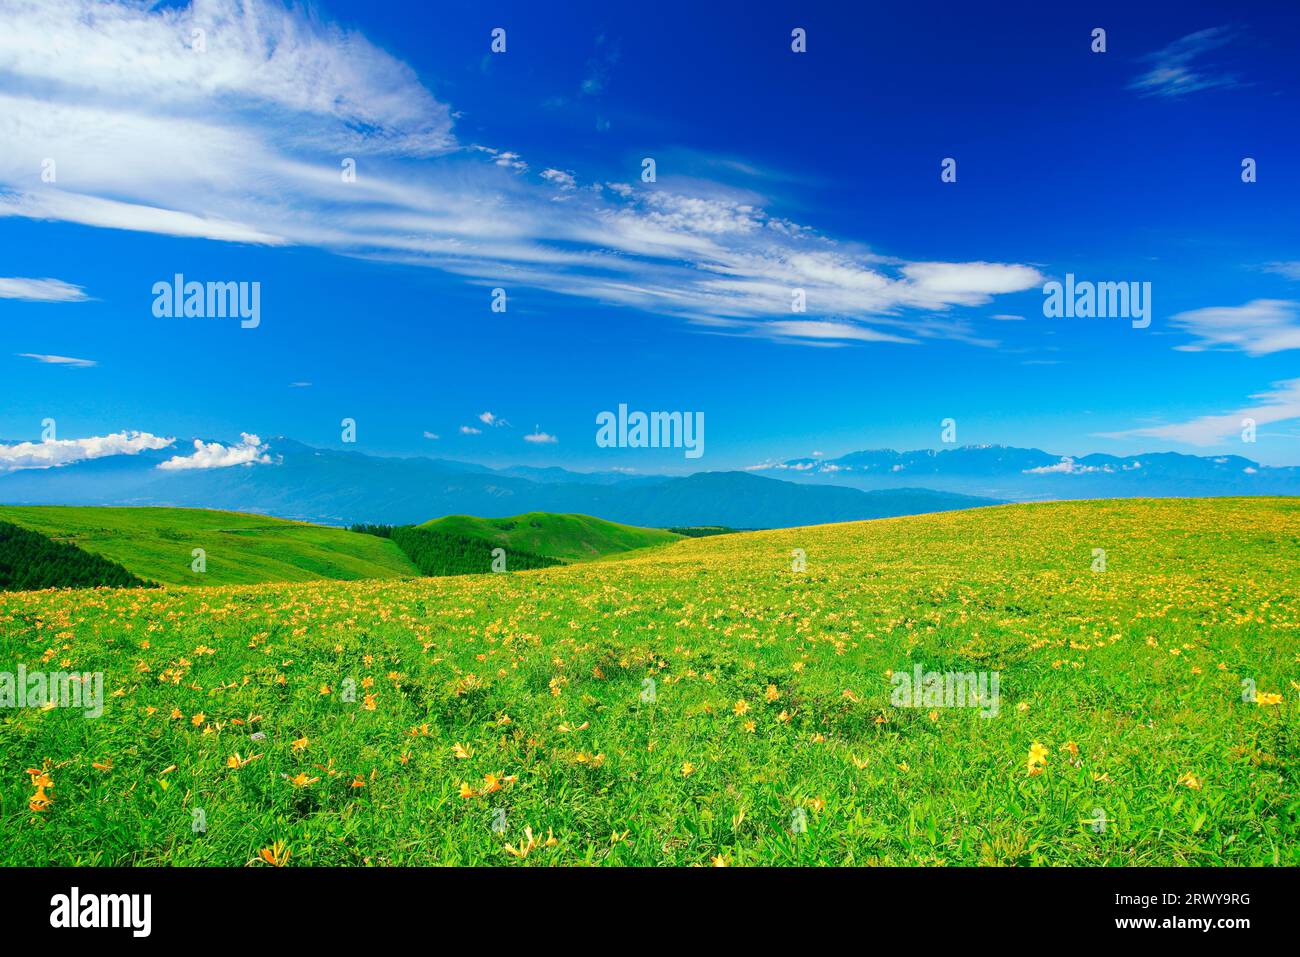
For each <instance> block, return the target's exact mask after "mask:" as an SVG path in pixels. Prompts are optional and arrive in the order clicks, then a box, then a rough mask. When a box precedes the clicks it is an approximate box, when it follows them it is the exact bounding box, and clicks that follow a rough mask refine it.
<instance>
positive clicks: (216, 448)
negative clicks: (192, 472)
mask: <svg viewBox="0 0 1300 957" xmlns="http://www.w3.org/2000/svg"><path fill="white" fill-rule="evenodd" d="M267 449H268V446H266V445H264V444H263V442H262V440H261V439H260V438H258V437H257V436H256V435H251V434H249V433H248V432H241V433H240V434H239V442H238V443H236V444H234V445H222V444H221V443H220V442H204V441H203V440H202V439H195V440H194V451H193V452H191V453H190V454H189V455H173V456H172V457H171V458H169V459H168V460H167V461H166V462H160V463H158V468H160V469H162V470H163V471H165V472H174V471H184V470H188V469H225V468H230V467H231V466H234V465H270V464H271V456H270V455H269V454H268V452H267Z"/></svg>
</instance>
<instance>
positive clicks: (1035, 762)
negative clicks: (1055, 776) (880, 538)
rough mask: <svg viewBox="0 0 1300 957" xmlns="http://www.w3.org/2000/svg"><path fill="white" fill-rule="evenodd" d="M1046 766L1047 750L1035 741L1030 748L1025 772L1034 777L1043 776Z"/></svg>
mask: <svg viewBox="0 0 1300 957" xmlns="http://www.w3.org/2000/svg"><path fill="white" fill-rule="evenodd" d="M1046 766H1047V749H1046V748H1045V747H1043V746H1042V745H1041V744H1039V743H1038V742H1037V741H1035V742H1034V743H1033V744H1031V745H1030V746H1029V759H1028V760H1027V761H1026V762H1025V770H1026V772H1027V773H1028V774H1029V775H1030V776H1031V777H1032V776H1033V775H1035V774H1042V773H1043V768H1044V767H1046Z"/></svg>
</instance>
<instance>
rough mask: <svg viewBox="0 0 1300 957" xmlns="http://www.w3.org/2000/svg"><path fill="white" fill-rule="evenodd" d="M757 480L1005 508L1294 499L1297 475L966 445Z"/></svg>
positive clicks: (1196, 461)
mask: <svg viewBox="0 0 1300 957" xmlns="http://www.w3.org/2000/svg"><path fill="white" fill-rule="evenodd" d="M758 471H760V472H761V474H765V475H770V476H773V477H780V478H783V479H789V480H791V481H796V482H808V483H816V484H834V485H838V486H849V487H852V488H859V489H891V488H905V487H914V486H918V485H919V486H924V487H926V488H930V489H935V490H938V491H947V492H958V493H962V494H966V495H980V496H989V497H992V498H997V499H1008V500H1012V501H1041V500H1046V499H1083V498H1133V497H1150V498H1169V497H1192V496H1195V497H1202V496H1221V495H1300V468H1295V467H1284V468H1275V467H1269V466H1264V465H1260V464H1259V463H1258V462H1254V461H1252V460H1251V459H1248V458H1244V457H1243V456H1240V455H1215V456H1200V455H1183V454H1180V453H1177V452H1153V453H1149V454H1145V455H1130V456H1115V455H1101V454H1093V455H1084V456H1080V457H1077V458H1075V457H1071V456H1063V455H1052V454H1050V453H1048V452H1044V451H1042V450H1041V449H1021V448H1014V447H1012V446H1006V445H967V446H962V447H960V448H952V449H941V450H938V451H936V450H934V449H922V450H919V451H915V452H896V451H894V450H893V449H875V450H869V451H863V452H850V453H849V454H848V455H841V456H840V457H838V458H833V459H828V458H802V459H790V460H788V461H786V462H782V463H779V464H774V465H770V466H765V467H763V468H762V469H760V470H758Z"/></svg>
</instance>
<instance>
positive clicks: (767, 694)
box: [763, 685, 781, 704]
mask: <svg viewBox="0 0 1300 957" xmlns="http://www.w3.org/2000/svg"><path fill="white" fill-rule="evenodd" d="M779 697H781V692H779V691H777V690H776V685H768V686H767V690H766V691H764V692H763V700H764V701H766V702H768V703H769V704H771V703H772V702H773V701H775V700H776V699H777V698H779Z"/></svg>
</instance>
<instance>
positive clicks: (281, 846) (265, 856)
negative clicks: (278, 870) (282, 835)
mask: <svg viewBox="0 0 1300 957" xmlns="http://www.w3.org/2000/svg"><path fill="white" fill-rule="evenodd" d="M291 853H292V851H290V850H289V848H288V846H287V845H286V844H285V843H284V841H276V842H275V843H274V844H272V845H271V846H270V847H264V848H262V849H261V850H260V851H258V852H257V856H258V857H260V858H261V859H262V860H264V861H266V863H268V864H270V865H271V866H272V867H284V865H285V864H287V863H288V862H289V855H290V854H291Z"/></svg>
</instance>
